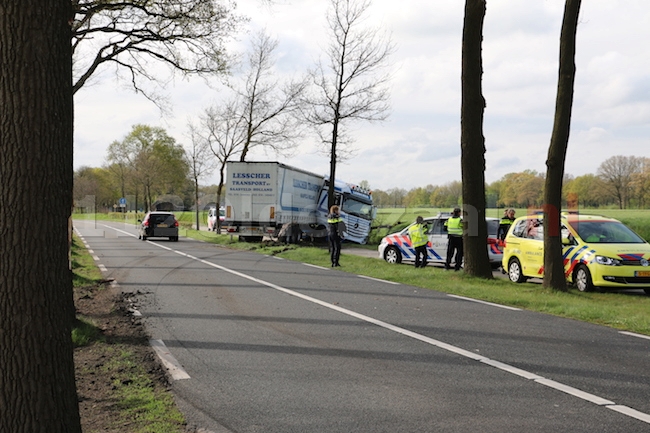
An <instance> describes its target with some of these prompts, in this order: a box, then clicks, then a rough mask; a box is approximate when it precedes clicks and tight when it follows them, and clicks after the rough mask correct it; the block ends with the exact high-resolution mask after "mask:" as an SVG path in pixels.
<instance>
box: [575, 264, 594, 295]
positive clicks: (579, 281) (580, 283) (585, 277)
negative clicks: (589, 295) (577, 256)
mask: <svg viewBox="0 0 650 433" xmlns="http://www.w3.org/2000/svg"><path fill="white" fill-rule="evenodd" d="M573 281H574V282H575V285H576V288H577V289H578V290H580V291H581V292H591V291H592V290H593V289H594V283H593V282H592V281H591V274H590V273H589V269H588V268H587V267H586V266H585V265H580V266H578V267H577V268H576V271H575V274H574V275H573Z"/></svg>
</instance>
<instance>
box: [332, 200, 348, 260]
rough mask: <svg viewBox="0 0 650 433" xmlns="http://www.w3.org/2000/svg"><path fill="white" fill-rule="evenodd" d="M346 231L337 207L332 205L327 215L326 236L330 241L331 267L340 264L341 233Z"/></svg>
mask: <svg viewBox="0 0 650 433" xmlns="http://www.w3.org/2000/svg"><path fill="white" fill-rule="evenodd" d="M345 231H346V227H345V223H344V222H343V220H342V219H341V215H340V213H339V207H338V206H337V205H334V206H332V207H331V208H330V213H329V215H327V236H328V238H329V242H330V258H331V260H332V267H335V266H341V265H340V264H339V258H340V257H341V240H342V239H343V233H344V232H345Z"/></svg>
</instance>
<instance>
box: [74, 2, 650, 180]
mask: <svg viewBox="0 0 650 433" xmlns="http://www.w3.org/2000/svg"><path fill="white" fill-rule="evenodd" d="M328 4H329V2H328V1H326V0H279V1H276V2H275V3H274V5H272V6H267V5H265V4H264V2H262V1H261V0H240V1H239V2H238V9H239V12H240V13H243V14H244V15H247V16H248V17H250V21H249V23H248V25H247V30H249V31H250V32H254V31H256V30H258V29H265V30H266V32H267V33H269V34H270V35H271V36H273V37H275V38H277V39H278V42H279V46H278V48H277V50H276V57H277V63H276V70H277V75H278V77H279V78H282V77H285V76H286V77H290V76H295V75H296V74H300V73H304V72H305V71H306V70H307V69H308V68H309V67H311V66H312V65H313V64H314V63H315V62H316V61H317V60H318V59H319V58H323V54H322V53H323V48H324V47H325V46H326V44H327V42H328V35H327V31H326V20H325V14H326V10H327V6H328ZM464 5H465V2H464V1H461V0H402V1H400V2H396V1H395V0H373V3H372V5H371V7H370V9H369V10H368V15H367V25H368V26H374V27H379V28H381V29H384V30H386V31H388V32H390V34H391V38H392V41H393V43H394V44H395V47H396V50H395V52H394V54H393V55H392V56H391V58H390V63H389V68H390V71H391V75H392V79H391V82H390V90H391V100H390V102H391V111H390V116H389V117H388V119H387V120H386V121H384V122H382V123H360V124H357V125H355V127H354V128H353V130H352V131H351V134H352V136H353V138H354V140H355V142H354V144H353V149H354V154H353V156H352V157H351V158H349V159H348V160H346V161H344V162H342V163H340V164H339V165H338V168H337V177H339V178H340V179H341V180H345V181H347V182H351V183H359V182H361V181H363V180H365V181H367V182H368V183H369V185H370V187H371V188H372V189H380V190H384V191H386V190H390V189H392V188H402V189H406V190H409V189H412V188H416V187H424V186H426V185H444V184H447V183H449V182H452V181H460V180H461V169H460V100H461V81H460V76H461V42H462V41H461V38H462V28H463V12H464ZM563 11H564V0H514V1H513V0H487V12H486V16H485V22H484V32H483V34H484V37H483V71H484V72H483V82H482V84H483V95H484V97H485V99H486V104H487V106H486V109H485V119H484V126H483V134H484V136H485V146H486V154H485V157H486V171H485V177H486V181H487V182H488V183H491V182H494V181H497V180H499V179H501V178H502V177H503V176H504V175H506V174H508V173H513V172H522V171H524V170H534V171H536V172H538V173H545V172H546V166H545V160H546V155H547V153H548V145H549V143H550V137H551V132H552V128H553V117H554V111H555V97H556V92H557V81H558V65H559V60H558V59H559V37H560V29H561V25H562V15H563ZM249 36H250V35H248V34H246V33H244V32H242V33H240V34H239V35H238V38H239V41H237V42H234V43H233V44H232V45H231V47H232V49H233V50H235V51H236V50H243V49H244V47H245V45H246V42H247V40H248V39H249ZM576 68H577V74H576V81H575V94H574V103H573V111H572V124H571V134H570V139H569V146H568V151H567V158H566V166H565V173H567V174H571V175H573V176H581V175H585V174H596V173H597V170H598V167H599V165H600V164H601V163H602V162H603V161H605V160H606V159H607V158H609V157H612V156H616V155H624V156H631V155H634V156H644V157H650V7H648V0H584V1H583V2H582V7H581V11H580V22H579V26H578V33H577V47H576ZM166 91H167V92H168V95H167V96H168V97H169V100H170V101H171V102H172V105H173V115H171V116H161V112H160V110H159V109H158V108H157V107H156V106H155V105H154V104H152V103H151V102H149V101H148V100H147V99H145V98H144V97H143V96H141V95H137V94H135V93H134V92H133V91H132V90H130V88H129V87H128V83H124V82H120V81H119V80H117V79H116V78H115V74H114V71H113V70H112V69H111V68H110V67H107V68H106V69H105V70H103V71H102V73H101V74H100V75H98V76H97V77H95V78H94V80H93V83H92V84H91V85H88V86H87V87H84V88H83V89H82V90H80V91H79V92H78V93H77V95H75V149H74V150H75V154H74V165H75V169H78V168H80V167H82V166H91V167H100V166H102V165H103V164H104V162H105V158H106V150H107V148H108V145H109V144H110V143H111V142H113V141H121V140H123V139H124V137H125V136H126V135H127V134H128V133H129V132H130V131H131V128H132V126H133V125H135V124H146V125H150V126H159V127H162V128H164V129H165V130H166V131H167V132H168V133H169V134H170V135H171V136H172V137H174V138H175V139H176V141H177V142H178V143H180V144H189V140H188V138H187V135H188V134H187V124H188V121H192V120H195V119H197V118H198V116H199V115H200V114H201V113H202V112H203V111H205V109H206V108H208V107H209V106H212V105H214V104H217V103H219V100H220V98H223V97H224V93H223V91H219V90H218V89H216V88H215V86H208V84H206V82H205V81H204V80H202V79H191V80H180V79H177V80H175V81H174V82H173V83H170V84H169V85H168V86H167V88H166ZM321 150H322V147H320V146H319V145H318V143H317V140H316V139H315V138H314V137H306V138H305V139H304V140H303V141H302V142H301V144H300V146H299V148H298V149H297V151H296V152H295V154H294V155H293V156H291V157H286V156H276V155H273V154H270V155H269V154H264V153H260V154H253V155H251V157H250V158H249V160H258V161H280V162H283V163H286V164H289V165H292V166H295V167H299V168H302V169H305V170H309V171H312V172H314V173H317V174H327V173H329V157H328V156H327V155H325V154H323V153H322V151H321ZM217 181H218V180H217V178H216V176H210V177H207V178H206V179H205V180H204V181H203V183H204V184H212V183H217Z"/></svg>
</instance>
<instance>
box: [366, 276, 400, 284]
mask: <svg viewBox="0 0 650 433" xmlns="http://www.w3.org/2000/svg"><path fill="white" fill-rule="evenodd" d="M357 277H359V278H365V279H366V280H372V281H379V282H380V283H386V284H393V285H395V286H399V285H400V283H396V282H395V281H386V280H380V279H379V278H373V277H367V276H365V275H357Z"/></svg>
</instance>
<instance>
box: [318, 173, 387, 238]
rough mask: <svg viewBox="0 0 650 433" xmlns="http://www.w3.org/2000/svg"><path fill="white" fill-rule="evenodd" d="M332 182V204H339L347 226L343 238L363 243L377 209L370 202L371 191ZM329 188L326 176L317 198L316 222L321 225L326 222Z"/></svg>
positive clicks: (339, 182) (340, 182) (368, 233)
mask: <svg viewBox="0 0 650 433" xmlns="http://www.w3.org/2000/svg"><path fill="white" fill-rule="evenodd" d="M334 183H335V188H334V195H335V197H334V204H336V205H338V206H339V209H340V210H341V218H342V219H343V222H345V225H346V227H347V232H346V236H345V240H348V241H352V242H356V243H358V244H365V243H366V242H367V241H368V236H369V235H370V227H371V225H372V220H373V219H374V218H375V216H376V214H377V209H376V207H375V206H374V205H373V204H372V195H371V192H370V191H369V190H367V189H365V188H362V187H359V186H357V185H353V184H348V183H345V182H342V181H338V180H337V181H335V182H334ZM329 190H330V182H329V177H326V178H325V183H324V185H323V188H322V189H321V191H320V197H319V200H318V222H319V223H320V224H323V225H325V224H327V215H328V214H329V209H328V208H327V201H328V195H329Z"/></svg>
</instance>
